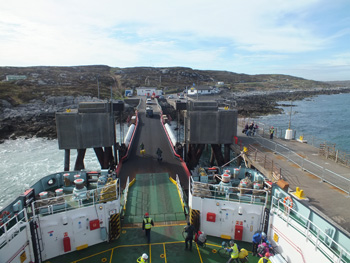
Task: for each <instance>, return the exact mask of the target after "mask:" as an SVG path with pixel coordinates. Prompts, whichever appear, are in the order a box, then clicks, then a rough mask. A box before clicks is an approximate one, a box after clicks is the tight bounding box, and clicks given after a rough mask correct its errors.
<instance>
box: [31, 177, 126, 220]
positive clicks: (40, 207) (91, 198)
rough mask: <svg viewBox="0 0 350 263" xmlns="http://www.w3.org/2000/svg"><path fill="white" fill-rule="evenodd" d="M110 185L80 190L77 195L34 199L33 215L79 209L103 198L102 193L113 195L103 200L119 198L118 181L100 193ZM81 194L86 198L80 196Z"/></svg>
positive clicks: (94, 203) (96, 202)
mask: <svg viewBox="0 0 350 263" xmlns="http://www.w3.org/2000/svg"><path fill="white" fill-rule="evenodd" d="M111 186H113V185H106V186H104V187H101V188H97V189H93V190H86V191H82V192H81V194H80V195H79V197H76V196H74V194H69V195H62V196H55V197H52V198H46V199H43V200H36V201H34V202H33V203H32V211H33V216H35V215H36V214H40V215H50V214H54V213H60V212H63V211H69V210H74V209H79V208H81V207H87V206H93V205H96V204H98V203H99V202H100V201H101V200H103V198H101V197H102V196H103V195H108V196H109V195H110V194H111V195H113V198H110V197H109V198H108V200H104V201H103V202H107V201H113V200H120V189H118V182H116V183H115V188H114V189H113V190H110V191H105V192H104V193H103V194H102V193H101V192H102V191H103V190H104V189H106V190H108V189H109V188H110V187H111ZM96 193H97V194H96ZM114 193H115V195H114ZM83 195H84V196H85V197H86V198H85V197H84V198H81V196H83ZM95 195H97V196H95Z"/></svg>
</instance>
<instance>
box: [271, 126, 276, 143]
mask: <svg viewBox="0 0 350 263" xmlns="http://www.w3.org/2000/svg"><path fill="white" fill-rule="evenodd" d="M274 132H275V129H274V128H273V127H272V126H271V128H270V139H271V140H272V139H273V134H274Z"/></svg>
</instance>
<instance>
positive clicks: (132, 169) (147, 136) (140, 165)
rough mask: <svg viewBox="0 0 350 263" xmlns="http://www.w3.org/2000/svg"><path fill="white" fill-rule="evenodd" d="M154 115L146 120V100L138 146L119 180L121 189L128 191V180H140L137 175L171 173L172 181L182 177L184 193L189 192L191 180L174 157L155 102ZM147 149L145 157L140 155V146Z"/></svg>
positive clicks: (142, 103) (143, 106) (140, 112)
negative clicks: (160, 154)
mask: <svg viewBox="0 0 350 263" xmlns="http://www.w3.org/2000/svg"><path fill="white" fill-rule="evenodd" d="M152 101H153V104H152V105H151V106H152V107H153V112H154V115H153V117H152V118H148V117H146V114H145V109H146V104H145V99H144V98H142V102H141V105H140V107H139V126H138V129H137V131H136V133H135V136H134V139H133V140H134V142H133V144H132V147H131V149H130V152H129V158H128V160H127V161H125V162H124V163H123V165H122V168H121V171H120V174H119V177H120V179H121V186H122V187H125V183H126V180H127V177H128V176H129V177H130V181H131V180H132V179H134V178H135V177H136V174H144V173H168V174H169V176H171V177H172V178H174V179H175V178H176V174H178V175H179V179H180V182H181V185H182V187H183V189H188V177H187V174H186V172H185V170H184V168H183V166H182V164H181V161H180V160H179V159H178V158H176V157H175V156H174V154H173V150H172V148H171V147H172V146H171V145H170V143H169V141H168V138H167V136H166V134H165V131H164V128H163V126H162V124H161V123H160V112H159V109H158V107H157V106H156V100H152ZM141 143H143V144H144V147H145V150H146V152H145V155H144V156H142V155H141V154H140V144H141ZM158 147H159V148H160V149H161V150H162V152H163V154H162V157H163V160H162V162H158V160H157V154H156V152H157V149H158Z"/></svg>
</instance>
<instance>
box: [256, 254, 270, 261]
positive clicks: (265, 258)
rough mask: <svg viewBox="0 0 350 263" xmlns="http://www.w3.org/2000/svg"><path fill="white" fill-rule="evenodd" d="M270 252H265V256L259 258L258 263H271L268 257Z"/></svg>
mask: <svg viewBox="0 0 350 263" xmlns="http://www.w3.org/2000/svg"><path fill="white" fill-rule="evenodd" d="M269 257H270V253H269V252H266V254H265V257H263V258H261V259H260V260H259V261H258V263H271V260H270V259H269Z"/></svg>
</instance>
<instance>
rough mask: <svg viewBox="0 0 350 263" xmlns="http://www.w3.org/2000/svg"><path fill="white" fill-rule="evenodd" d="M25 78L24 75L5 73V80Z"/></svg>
mask: <svg viewBox="0 0 350 263" xmlns="http://www.w3.org/2000/svg"><path fill="white" fill-rule="evenodd" d="M26 78H27V76H26V75H6V81H12V80H23V79H26Z"/></svg>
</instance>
